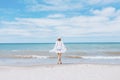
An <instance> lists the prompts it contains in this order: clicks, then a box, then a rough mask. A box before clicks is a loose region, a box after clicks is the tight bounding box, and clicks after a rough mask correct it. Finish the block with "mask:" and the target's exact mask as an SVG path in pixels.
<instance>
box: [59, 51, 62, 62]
mask: <svg viewBox="0 0 120 80" xmlns="http://www.w3.org/2000/svg"><path fill="white" fill-rule="evenodd" d="M59 54H60V59H59V61H60V64H62V60H61V58H62V53H59Z"/></svg>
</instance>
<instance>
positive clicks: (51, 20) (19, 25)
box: [0, 0, 120, 43]
mask: <svg viewBox="0 0 120 80" xmlns="http://www.w3.org/2000/svg"><path fill="white" fill-rule="evenodd" d="M119 3H120V0H89V1H87V0H0V43H26V42H28V43H46V42H55V40H56V38H57V37H58V36H61V37H62V38H63V40H64V42H119V41H120V5H119Z"/></svg>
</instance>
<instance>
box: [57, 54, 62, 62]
mask: <svg viewBox="0 0 120 80" xmlns="http://www.w3.org/2000/svg"><path fill="white" fill-rule="evenodd" d="M61 57H62V54H61V53H58V63H57V64H62V61H61Z"/></svg>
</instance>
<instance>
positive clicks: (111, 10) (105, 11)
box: [93, 7, 120, 17]
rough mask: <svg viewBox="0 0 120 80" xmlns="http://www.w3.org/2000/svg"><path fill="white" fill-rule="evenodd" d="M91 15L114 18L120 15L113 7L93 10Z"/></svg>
mask: <svg viewBox="0 0 120 80" xmlns="http://www.w3.org/2000/svg"><path fill="white" fill-rule="evenodd" d="M93 13H94V14H95V15H98V16H108V17H114V16H118V14H120V11H119V10H118V11H116V9H115V8H114V7H107V8H104V9H102V10H94V11H93Z"/></svg>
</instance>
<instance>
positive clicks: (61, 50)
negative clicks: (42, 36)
mask: <svg viewBox="0 0 120 80" xmlns="http://www.w3.org/2000/svg"><path fill="white" fill-rule="evenodd" d="M50 52H55V53H57V54H58V63H57V64H62V61H61V56H62V53H65V52H66V47H65V45H64V43H63V42H62V40H61V38H58V39H57V41H56V44H55V46H54V48H53V49H52V50H51V51H50Z"/></svg>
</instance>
